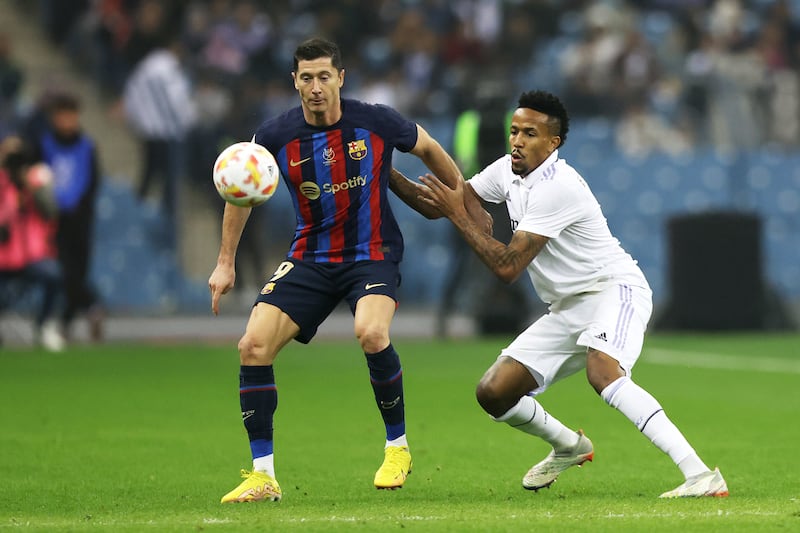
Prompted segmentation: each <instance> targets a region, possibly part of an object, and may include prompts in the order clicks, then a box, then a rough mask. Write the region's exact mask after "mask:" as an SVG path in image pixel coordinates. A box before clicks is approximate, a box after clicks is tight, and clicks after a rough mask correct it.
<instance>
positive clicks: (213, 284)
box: [208, 264, 236, 315]
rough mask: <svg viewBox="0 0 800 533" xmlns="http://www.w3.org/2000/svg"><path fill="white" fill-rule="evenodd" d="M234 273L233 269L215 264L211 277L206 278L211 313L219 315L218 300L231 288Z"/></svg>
mask: <svg viewBox="0 0 800 533" xmlns="http://www.w3.org/2000/svg"><path fill="white" fill-rule="evenodd" d="M235 280H236V272H235V271H234V269H233V267H230V266H225V265H220V264H217V267H216V268H215V269H214V272H212V273H211V277H209V278H208V290H209V291H211V311H212V312H213V313H214V314H215V315H218V314H219V299H220V297H222V295H223V294H227V293H228V291H229V290H231V289H232V288H233V284H234V282H235Z"/></svg>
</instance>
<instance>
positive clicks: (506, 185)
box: [469, 150, 649, 303]
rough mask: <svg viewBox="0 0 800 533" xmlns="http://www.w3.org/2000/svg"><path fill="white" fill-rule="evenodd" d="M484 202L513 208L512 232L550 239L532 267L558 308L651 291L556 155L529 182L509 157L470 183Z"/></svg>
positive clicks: (543, 294)
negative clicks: (582, 299) (611, 291)
mask: <svg viewBox="0 0 800 533" xmlns="http://www.w3.org/2000/svg"><path fill="white" fill-rule="evenodd" d="M469 183H470V185H472V188H473V189H474V190H475V192H476V193H477V194H478V196H480V197H481V198H482V199H483V200H485V201H487V202H491V203H495V204H499V203H502V202H505V203H506V206H507V207H508V214H509V218H510V219H511V229H512V230H513V231H515V232H517V231H527V232H529V233H536V234H538V235H542V236H545V237H548V238H549V239H550V240H549V241H548V242H547V244H546V245H545V247H544V248H543V249H542V250H541V251H540V252H539V254H538V255H537V256H536V257H535V258H534V260H533V261H532V262H531V264H530V265H528V274H529V275H530V278H531V281H532V282H533V286H534V288H535V289H536V293H537V294H538V295H539V297H540V298H541V299H542V300H543V301H545V302H547V303H553V302H557V301H558V300H561V299H562V298H565V297H567V296H572V295H575V294H580V293H585V292H596V291H600V290H603V289H605V288H607V287H609V286H610V285H613V284H618V283H626V284H629V285H635V286H640V287H647V288H648V289H649V285H648V283H647V280H646V279H645V277H644V274H643V273H642V271H641V269H640V268H639V267H638V265H637V264H636V261H635V260H634V259H633V258H632V257H631V256H630V254H628V253H627V252H626V251H625V250H623V249H622V246H620V243H619V241H618V240H617V239H616V238H614V236H613V235H611V231H610V230H609V229H608V223H607V221H606V218H605V216H603V212H602V210H601V209H600V204H599V203H598V202H597V199H596V198H595V197H594V194H592V191H591V190H590V189H589V186H588V185H587V184H586V182H585V181H584V180H583V178H582V177H581V175H580V174H578V172H577V171H576V170H575V169H574V168H572V167H571V166H569V165H568V164H567V162H566V161H564V160H563V159H559V158H558V151H557V150H556V151H555V152H553V153H552V154H550V157H548V158H547V159H546V160H545V161H544V162H543V163H542V164H541V165H539V166H538V167H537V168H536V169H534V170H533V171H532V172H530V173H529V174H528V175H526V176H518V175H516V174H514V173H513V172H512V171H511V156H510V155H508V154H506V155H505V156H503V157H501V158H500V159H498V160H497V161H495V162H494V163H492V164H491V165H489V166H487V167H486V168H485V169H483V170H482V171H481V172H479V173H478V174H476V175H475V176H474V177H473V178H472V179H470V180H469Z"/></svg>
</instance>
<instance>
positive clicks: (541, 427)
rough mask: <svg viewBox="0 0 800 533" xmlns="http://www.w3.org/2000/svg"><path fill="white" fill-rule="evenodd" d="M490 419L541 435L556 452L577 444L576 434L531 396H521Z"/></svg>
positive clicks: (577, 437) (530, 433)
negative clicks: (500, 413) (503, 411)
mask: <svg viewBox="0 0 800 533" xmlns="http://www.w3.org/2000/svg"><path fill="white" fill-rule="evenodd" d="M492 419H494V420H495V421H496V422H505V423H506V424H508V425H509V426H511V427H513V428H515V429H518V430H520V431H523V432H525V433H528V434H529V435H536V436H537V437H541V438H542V439H544V440H545V441H546V442H548V443H549V444H550V445H551V446H552V447H553V449H554V450H555V451H556V452H559V451H561V450H565V449H569V448H572V447H574V446H575V445H576V444H578V439H579V436H578V434H577V433H575V432H574V431H572V430H571V429H569V428H568V427H567V426H565V425H564V424H562V423H561V422H559V421H558V419H556V418H554V417H553V416H552V415H550V414H549V413H548V412H547V411H545V410H544V407H542V405H541V404H540V403H539V402H537V401H536V400H535V399H533V398H532V397H531V396H523V397H522V398H520V400H519V401H518V402H517V404H516V405H515V406H514V407H512V408H511V409H509V410H508V411H506V412H505V413H504V414H502V415H500V416H498V417H496V418H495V417H492Z"/></svg>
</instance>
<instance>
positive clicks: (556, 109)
mask: <svg viewBox="0 0 800 533" xmlns="http://www.w3.org/2000/svg"><path fill="white" fill-rule="evenodd" d="M519 107H524V108H526V109H533V110H534V111H538V112H540V113H544V114H545V115H547V116H548V117H549V118H550V119H549V120H548V121H547V125H548V127H549V128H550V133H551V134H554V135H558V136H559V137H561V144H560V145H559V146H563V145H564V142H566V140H567V132H569V115H567V109H566V108H565V107H564V104H562V103H561V100H559V99H558V97H557V96H556V95H554V94H552V93H549V92H547V91H528V92H526V93H522V95H520V97H519Z"/></svg>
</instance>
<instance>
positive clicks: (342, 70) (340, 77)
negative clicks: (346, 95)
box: [339, 68, 344, 88]
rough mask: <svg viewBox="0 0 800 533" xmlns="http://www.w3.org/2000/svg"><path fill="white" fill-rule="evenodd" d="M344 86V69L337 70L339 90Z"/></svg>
mask: <svg viewBox="0 0 800 533" xmlns="http://www.w3.org/2000/svg"><path fill="white" fill-rule="evenodd" d="M342 85H344V69H343V68H342V69H339V88H341V87H342Z"/></svg>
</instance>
